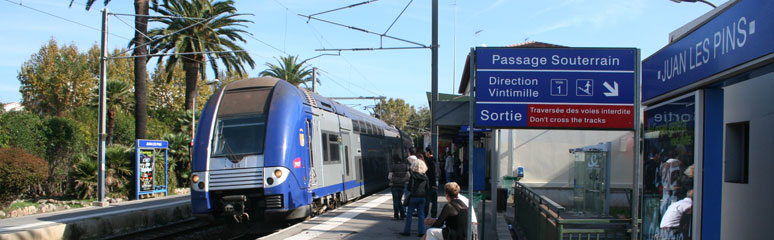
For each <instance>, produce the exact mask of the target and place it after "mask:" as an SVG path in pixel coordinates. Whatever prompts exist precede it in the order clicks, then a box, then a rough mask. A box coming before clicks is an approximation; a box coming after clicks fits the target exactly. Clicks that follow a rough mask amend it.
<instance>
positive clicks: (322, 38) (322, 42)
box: [274, 0, 384, 95]
mask: <svg viewBox="0 0 774 240" xmlns="http://www.w3.org/2000/svg"><path fill="white" fill-rule="evenodd" d="M274 2H275V3H277V4H278V5H280V6H281V7H283V8H285V9H286V10H287V11H289V12H290V13H293V14H296V15H300V14H299V13H298V12H296V11H293V10H292V9H290V8H288V7H287V6H285V5H284V4H282V3H281V2H279V1H278V0H274ZM306 26H307V27H308V28H309V29H310V30H311V33H312V34H313V35H314V36H317V37H319V38H318V42H319V43H320V46H322V47H323V48H324V47H325V44H326V43H327V44H328V45H329V46H333V44H332V43H331V42H330V41H328V39H326V38H325V36H324V35H323V34H322V33H320V31H319V30H317V29H316V28H315V27H314V25H313V24H306ZM275 50H278V51H280V50H279V49H276V48H275ZM280 52H282V51H280ZM340 56H341V59H343V60H344V62H346V63H347V64H348V65H349V66H350V67H351V69H352V70H354V72H355V73H356V74H358V75H360V77H362V79H363V80H365V81H366V82H367V83H368V84H370V85H375V84H374V83H373V82H372V81H371V80H370V79H369V78H368V77H367V76H366V75H365V74H363V73H362V72H360V70H359V69H358V68H357V67H356V66H355V65H354V64H352V62H351V61H349V59H348V58H347V57H346V56H344V55H340ZM318 70H319V71H323V72H325V73H328V74H331V73H329V72H326V71H324V70H322V69H318ZM339 79H340V80H342V81H346V82H348V83H350V84H352V83H351V82H350V81H347V80H344V79H343V78H339ZM352 85H355V86H357V87H358V88H361V89H364V90H366V91H369V92H371V93H373V94H376V95H384V94H377V93H375V92H373V91H371V90H370V89H366V88H363V87H360V86H358V85H356V84H352Z"/></svg>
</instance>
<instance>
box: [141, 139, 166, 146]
mask: <svg viewBox="0 0 774 240" xmlns="http://www.w3.org/2000/svg"><path fill="white" fill-rule="evenodd" d="M137 146H138V147H140V148H167V147H168V146H169V143H168V142H167V141H162V140H145V139H137Z"/></svg>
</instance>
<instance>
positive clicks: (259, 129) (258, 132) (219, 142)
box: [211, 115, 266, 158]
mask: <svg viewBox="0 0 774 240" xmlns="http://www.w3.org/2000/svg"><path fill="white" fill-rule="evenodd" d="M265 134H266V116H265V115H257V116H256V115H247V116H235V117H218V120H217V124H216V125H215V133H214V136H213V138H212V149H211V150H212V156H213V157H229V158H232V157H239V156H240V155H249V154H262V153H263V148H264V135H265Z"/></svg>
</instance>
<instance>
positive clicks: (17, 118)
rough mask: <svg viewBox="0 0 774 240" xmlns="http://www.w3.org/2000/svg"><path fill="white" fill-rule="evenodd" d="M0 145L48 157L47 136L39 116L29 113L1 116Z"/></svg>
mask: <svg viewBox="0 0 774 240" xmlns="http://www.w3.org/2000/svg"><path fill="white" fill-rule="evenodd" d="M0 135H2V136H3V137H1V138H0V140H3V141H6V142H4V143H0V145H3V146H7V147H13V148H20V149H23V150H24V151H26V152H27V153H30V154H32V155H36V156H38V157H44V156H46V144H45V142H46V136H45V131H44V127H43V123H42V121H41V120H40V117H38V115H37V114H34V113H31V112H28V111H26V110H25V111H18V112H8V113H5V114H3V115H0Z"/></svg>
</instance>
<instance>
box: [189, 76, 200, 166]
mask: <svg viewBox="0 0 774 240" xmlns="http://www.w3.org/2000/svg"><path fill="white" fill-rule="evenodd" d="M196 85H198V83H196ZM196 85H194V97H193V106H191V148H193V139H194V136H195V134H196V97H197V96H196V95H199V94H197V93H198V92H199V91H198V90H197V89H196ZM190 152H191V151H189V153H190ZM191 160H193V153H191Z"/></svg>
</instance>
